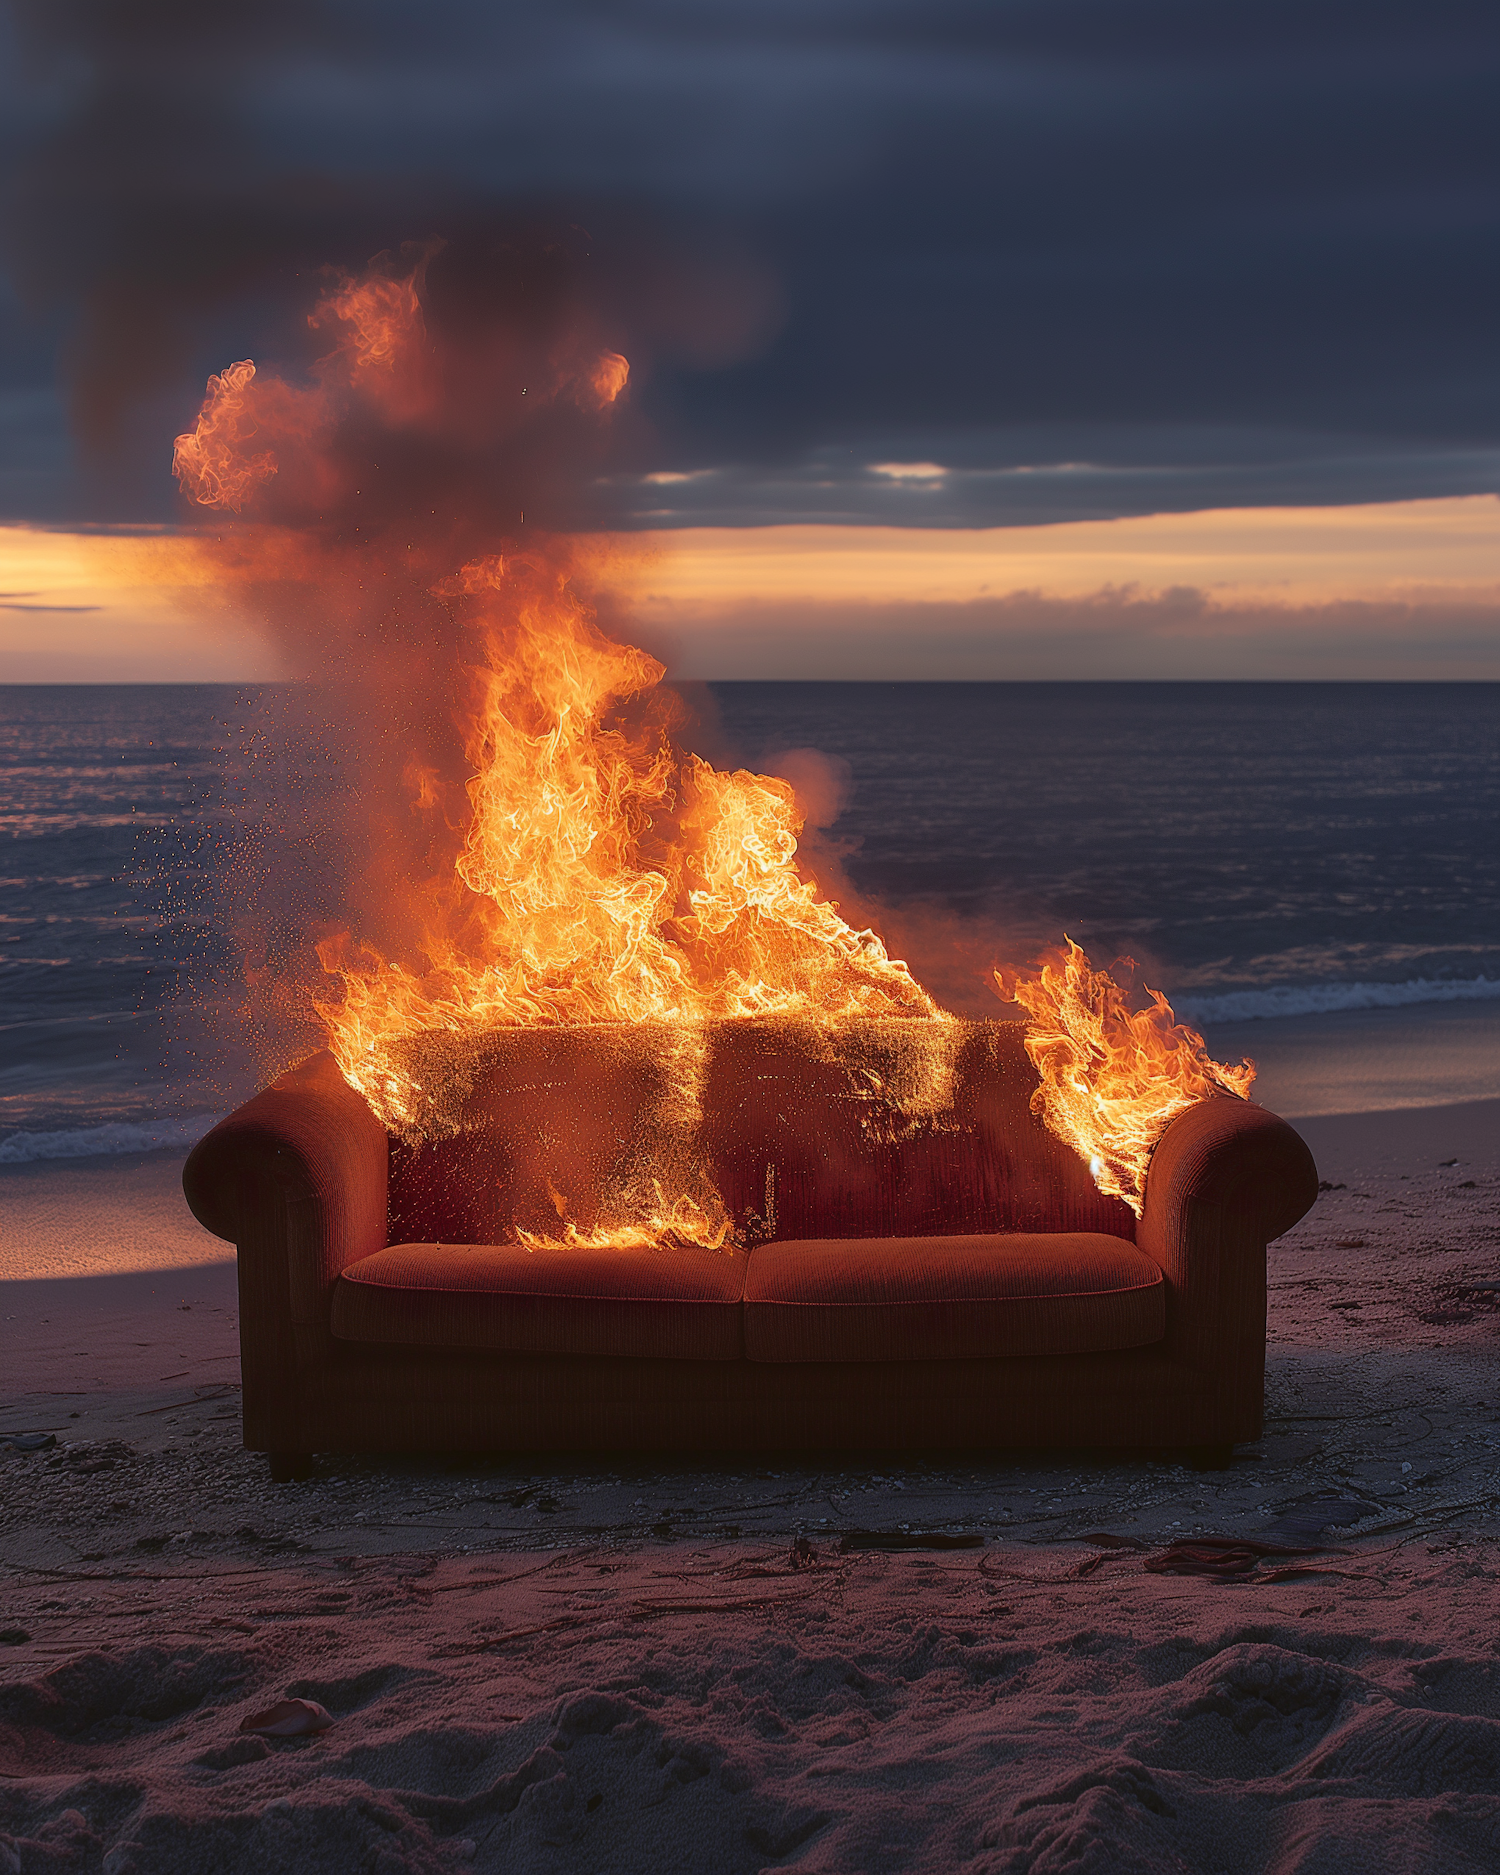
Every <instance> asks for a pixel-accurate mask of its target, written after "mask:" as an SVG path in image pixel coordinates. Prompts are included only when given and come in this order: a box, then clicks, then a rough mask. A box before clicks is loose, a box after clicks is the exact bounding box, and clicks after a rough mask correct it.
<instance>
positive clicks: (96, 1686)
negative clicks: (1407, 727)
mask: <svg viewBox="0 0 1500 1875" xmlns="http://www.w3.org/2000/svg"><path fill="white" fill-rule="evenodd" d="M1298 1125H1299V1128H1300V1130H1301V1131H1302V1132H1303V1133H1304V1135H1305V1136H1306V1137H1307V1138H1308V1140H1309V1142H1310V1144H1311V1145H1312V1146H1313V1149H1314V1152H1315V1154H1316V1155H1317V1157H1318V1160H1319V1165H1320V1170H1321V1172H1322V1175H1323V1177H1324V1179H1325V1181H1326V1182H1327V1183H1328V1184H1329V1186H1330V1187H1332V1189H1330V1190H1328V1191H1325V1192H1324V1193H1323V1194H1322V1195H1321V1196H1320V1199H1319V1202H1318V1204H1317V1206H1316V1207H1315V1209H1314V1210H1313V1212H1312V1213H1311V1214H1310V1216H1309V1217H1308V1218H1307V1219H1305V1220H1304V1221H1303V1223H1302V1224H1300V1225H1299V1226H1298V1227H1297V1228H1296V1230H1294V1231H1293V1232H1291V1233H1289V1234H1288V1236H1287V1237H1286V1238H1284V1239H1283V1240H1282V1241H1281V1242H1280V1243H1278V1244H1276V1245H1273V1246H1272V1250H1271V1259H1270V1262H1271V1270H1270V1280H1271V1297H1270V1303H1271V1306H1270V1342H1269V1349H1268V1370H1269V1371H1268V1387H1267V1425H1266V1435H1265V1437H1264V1438H1263V1439H1262V1440H1261V1441H1260V1442H1259V1443H1258V1444H1257V1445H1255V1446H1252V1447H1242V1448H1240V1450H1239V1452H1238V1453H1237V1455H1236V1459H1235V1463H1234V1465H1233V1467H1232V1468H1231V1469H1230V1470H1229V1471H1228V1472H1224V1473H1207V1474H1201V1473H1194V1472H1191V1471H1188V1470H1186V1469H1185V1468H1184V1467H1183V1466H1182V1465H1181V1464H1180V1463H1179V1462H1178V1459H1177V1455H1175V1454H1172V1453H1167V1452H1164V1453H1153V1454H1134V1455H1130V1456H1128V1457H1123V1458H1122V1457H1115V1456H1110V1455H1106V1454H1099V1453H1074V1454H1065V1455H1061V1456H1059V1455H1019V1456H1014V1457H1004V1458H1002V1459H999V1460H996V1461H992V1462H991V1461H986V1462H966V1463H964V1464H953V1463H950V1462H947V1461H944V1460H941V1459H938V1460H934V1461H933V1462H931V1463H913V1464H900V1465H884V1466H883V1465H875V1466H871V1465H867V1464H860V1465H848V1464H842V1463H839V1462H838V1461H837V1460H836V1459H835V1460H830V1461H828V1462H826V1463H810V1464H798V1465H785V1464H780V1463H776V1462H774V1461H772V1462H767V1463H766V1464H764V1465H761V1466H757V1467H747V1466H744V1465H741V1466H738V1467H732V1466H724V1467H708V1466H642V1465H631V1464H626V1465H613V1464H609V1463H603V1462H593V1461H591V1462H580V1463H577V1464H571V1465H562V1466H559V1465H556V1464H549V1465H548V1466H546V1467H545V1468H541V1467H532V1466H528V1465H527V1464H526V1463H525V1462H524V1461H504V1462H497V1463H488V1464H486V1463H469V1462H467V1461H464V1462H455V1463H444V1462H442V1461H436V1460H434V1461H421V1462H418V1461H409V1460H392V1461H379V1460H359V1461H339V1460H335V1459H329V1458H324V1459H320V1460H319V1462H318V1467H317V1474H316V1476H315V1477H314V1479H313V1480H311V1481H310V1482H309V1483H307V1484H305V1485H297V1486H283V1487H272V1486H271V1485H270V1484H269V1482H268V1481H267V1478H266V1472H265V1466H264V1461H263V1460H261V1459H259V1458H256V1457H254V1456H252V1455H250V1454H246V1453H244V1452H243V1451H241V1450H240V1449H239V1446H238V1419H237V1406H236V1397H235V1396H236V1383H237V1373H236V1368H235V1361H234V1314H233V1306H234V1303H233V1266H232V1263H231V1262H229V1261H228V1260H227V1258H226V1257H225V1255H224V1251H225V1248H226V1247H225V1246H221V1245H219V1244H218V1243H217V1240H215V1239H213V1238H210V1237H207V1236H206V1235H205V1234H204V1233H202V1232H200V1231H199V1230H198V1229H197V1227H196V1225H194V1224H193V1223H192V1221H191V1220H190V1219H186V1217H185V1214H184V1213H182V1212H180V1210H175V1209H174V1205H175V1204H176V1200H175V1197H174V1189H175V1180H176V1178H177V1175H178V1171H179V1167H180V1161H178V1160H176V1159H173V1158H170V1157H167V1156H162V1157H157V1158H151V1159H145V1160H141V1161H138V1162H133V1163H128V1164H118V1163H116V1164H109V1163H105V1164H94V1165H90V1166H72V1167H68V1168H66V1169H65V1170H63V1169H49V1170H40V1169H38V1168H22V1169H21V1170H20V1171H19V1172H12V1173H10V1174H8V1175H6V1176H4V1177H3V1178H0V1270H3V1273H4V1277H5V1283H4V1289H3V1309H0V1313H3V1314H4V1316H5V1317H6V1318H7V1319H6V1320H5V1321H4V1323H3V1328H4V1343H3V1350H0V1351H3V1359H4V1363H5V1404H4V1410H3V1412H0V1432H12V1431H17V1430H21V1429H24V1428H36V1429H39V1430H44V1431H48V1430H50V1431H51V1432H53V1434H54V1436H56V1437H57V1439H58V1440H59V1441H60V1444H59V1446H57V1447H54V1448H51V1449H48V1450H45V1451H42V1452H38V1453H34V1454H31V1455H29V1456H24V1455H20V1454H14V1453H0V1560H3V1563H4V1575H3V1580H4V1584H5V1588H4V1593H5V1598H6V1599H5V1604H4V1608H3V1611H0V1627H3V1628H4V1629H5V1630H6V1632H7V1635H8V1637H9V1638H8V1641H7V1644H6V1645H5V1647H4V1649H3V1651H0V1753H3V1761H0V1769H3V1770H4V1771H5V1772H6V1773H8V1775H7V1776H6V1778H5V1779H4V1781H3V1782H0V1832H4V1834H0V1868H6V1867H9V1866H17V1867H19V1868H21V1869H24V1870H30V1869H32V1868H33V1867H35V1868H38V1869H40V1868H43V1867H45V1868H47V1869H49V1870H51V1869H72V1868H75V1867H76V1868H78V1869H84V1868H89V1869H96V1868H98V1867H99V1866H100V1858H101V1857H107V1858H108V1859H107V1860H106V1861H105V1862H104V1866H105V1867H106V1868H107V1869H109V1871H110V1875H124V1872H125V1871H127V1870H130V1869H140V1870H146V1869H151V1870H153V1871H155V1870H168V1871H175V1870H183V1871H187V1870H195V1871H196V1870H198V1869H202V1868H207V1867H213V1866H231V1865H233V1866H236V1867H237V1868H239V1867H243V1868H246V1869H262V1868H264V1869H282V1868H286V1869H291V1868H292V1867H294V1866H295V1867H298V1868H306V1867H309V1866H312V1867H317V1866H326V1867H346V1866H347V1867H350V1868H363V1867H369V1868H382V1869H391V1870H395V1869H413V1870H426V1869H439V1868H451V1867H454V1866H474V1867H481V1868H495V1869H499V1868H502V1867H504V1868H506V1869H514V1868H523V1869H533V1868H534V1869H551V1868H559V1869H561V1868H568V1869H573V1868H578V1867H581V1866H587V1867H590V1868H600V1869H605V1868H618V1869H625V1870H634V1869H642V1870H645V1869H647V1868H650V1869H651V1870H653V1871H655V1870H656V1869H658V1868H659V1867H661V1866H662V1865H663V1863H664V1862H665V1863H667V1864H672V1863H675V1864H678V1865H682V1866H689V1867H694V1868H703V1869H710V1868H712V1869H720V1868H723V1869H735V1870H737V1869H747V1870H748V1869H761V1868H767V1867H799V1868H808V1869H828V1870H846V1869H847V1870H851V1871H854V1870H860V1871H862V1870H866V1869H871V1868H877V1867H882V1866H891V1867H905V1868H931V1869H943V1870H947V1869H953V1868H970V1867H972V1868H975V1869H986V1870H1014V1871H1017V1872H1019V1871H1021V1870H1028V1871H1030V1870H1037V1871H1044V1870H1045V1871H1050V1870H1063V1869H1074V1870H1083V1869H1086V1868H1093V1867H1094V1866H1098V1867H1099V1868H1101V1869H1104V1868H1110V1869H1114V1868H1120V1869H1132V1870H1149V1871H1155V1870H1157V1869H1160V1870H1162V1871H1166V1870H1168V1869H1172V1870H1180V1869H1182V1868H1188V1869H1191V1870H1194V1871H1198V1870H1217V1869H1224V1870H1233V1871H1241V1870H1245V1871H1261V1870H1276V1871H1278V1875H1281V1872H1282V1871H1285V1872H1286V1875H1290V1872H1291V1871H1293V1870H1297V1871H1299V1872H1302V1875H1310V1872H1311V1871H1314V1870H1329V1871H1334V1870H1343V1869H1346V1868H1355V1867H1370V1868H1386V1867H1392V1868H1395V1867H1400V1868H1402V1869H1413V1870H1417V1869H1428V1868H1431V1869H1433V1870H1437V1869H1439V1868H1441V1869H1443V1870H1444V1871H1449V1870H1460V1871H1461V1870H1467V1869H1476V1870H1477V1869H1481V1868H1483V1869H1489V1868H1492V1867H1494V1866H1495V1865H1496V1861H1497V1859H1500V1799H1497V1797H1496V1796H1495V1795H1494V1792H1495V1790H1496V1786H1497V1779H1500V1672H1497V1669H1496V1666H1495V1654H1494V1646H1493V1636H1494V1632H1495V1621H1496V1616H1497V1614H1500V1593H1497V1586H1496V1585H1497V1580H1500V1529H1497V1526H1496V1512H1497V1509H1500V1477H1497V1474H1496V1466H1495V1457H1496V1448H1497V1446H1500V1367H1497V1354H1500V1291H1497V1290H1496V1289H1493V1288H1485V1287H1483V1285H1485V1284H1486V1283H1497V1282H1500V1103H1496V1102H1474V1103H1468V1104H1467V1105H1464V1106H1454V1107H1446V1108H1427V1109H1420V1110H1416V1111H1413V1112H1386V1113H1381V1114H1376V1115H1358V1116H1337V1115H1333V1116H1324V1117H1320V1118H1318V1119H1312V1120H1303V1121H1299V1122H1298ZM1448 1159H1456V1160H1457V1161H1458V1163H1457V1164H1453V1165H1445V1164H1441V1163H1440V1161H1443V1160H1448ZM131 1257H137V1258H141V1257H145V1258H149V1259H151V1260H150V1263H149V1267H146V1268H144V1269H141V1268H139V1267H138V1268H137V1269H136V1270H135V1271H134V1272H133V1273H131V1272H130V1271H129V1270H128V1269H127V1268H125V1267H122V1266H124V1265H128V1263H129V1261H130V1258H131ZM53 1258H56V1259H57V1260H58V1262H61V1265H62V1267H63V1268H65V1269H66V1270H67V1271H69V1272H70V1273H69V1274H67V1275H56V1274H52V1275H49V1274H47V1273H45V1272H46V1271H47V1269H48V1267H49V1259H53ZM51 1267H52V1268H53V1269H56V1268H57V1262H53V1263H52V1264H51ZM903 1527H905V1528H906V1529H907V1530H909V1531H938V1532H943V1533H946V1534H948V1535H950V1536H951V1535H957V1534H966V1535H970V1536H979V1537H981V1538H982V1539H983V1544H982V1547H981V1548H978V1549H972V1550H958V1551H947V1552H923V1551H913V1552H907V1553H882V1552H869V1551H854V1552H851V1553H847V1554H840V1553H839V1548H838V1538H839V1536H840V1534H841V1533H843V1532H846V1531H849V1530H853V1529H860V1528H864V1529H879V1530H884V1531H888V1532H895V1531H898V1530H900V1529H902V1528H903ZM1194 1532H1199V1533H1202V1534H1206V1535H1208V1534H1217V1535H1235V1536H1254V1535H1256V1534H1259V1535H1260V1536H1261V1537H1262V1538H1264V1537H1266V1536H1267V1535H1268V1534H1269V1535H1270V1536H1271V1537H1279V1538H1280V1539H1281V1541H1282V1544H1283V1546H1284V1547H1285V1546H1288V1544H1289V1539H1290V1538H1296V1539H1297V1541H1296V1542H1295V1543H1294V1544H1290V1546H1292V1547H1299V1548H1307V1547H1311V1548H1313V1549H1314V1550H1315V1552H1316V1553H1315V1554H1312V1555H1310V1556H1306V1557H1302V1558H1294V1559H1290V1560H1288V1559H1284V1558H1283V1559H1280V1561H1279V1562H1278V1561H1277V1560H1276V1559H1269V1558H1268V1559H1267V1560H1266V1562H1264V1563H1262V1564H1261V1565H1260V1566H1259V1568H1258V1569H1257V1570H1256V1572H1255V1573H1256V1577H1257V1578H1259V1579H1257V1580H1253V1581H1250V1582H1232V1583H1231V1582H1219V1581H1212V1580H1209V1579H1205V1578H1203V1577H1195V1576H1188V1577H1176V1576H1170V1575H1166V1576H1164V1575H1159V1574H1155V1573H1153V1572H1152V1571H1151V1570H1150V1569H1148V1568H1147V1567H1146V1566H1145V1563H1146V1561H1147V1560H1148V1559H1149V1558H1150V1557H1152V1556H1153V1555H1157V1554H1159V1553H1160V1551H1161V1549H1162V1547H1163V1546H1164V1545H1166V1544H1169V1543H1170V1542H1171V1541H1173V1540H1174V1539H1176V1538H1180V1537H1182V1536H1185V1535H1190V1534H1192V1533H1194ZM1101 1535H1110V1536H1114V1537H1118V1538H1123V1539H1126V1540H1127V1541H1126V1542H1125V1543H1122V1544H1121V1545H1119V1546H1118V1547H1106V1546H1105V1545H1104V1544H1102V1543H1101V1542H1099V1541H1096V1540H1091V1539H1094V1538H1098V1537H1099V1536H1101ZM799 1536H801V1537H804V1538H805V1539H806V1540H807V1543H808V1546H809V1548H810V1550H811V1552H812V1557H813V1559H812V1561H811V1562H809V1563H808V1564H807V1566H804V1567H800V1568H799V1567H794V1566H793V1561H792V1556H791V1549H792V1544H793V1542H794V1540H795V1539H796V1538H797V1537H799ZM1137 1545H1139V1546H1141V1547H1136V1546H1137ZM1277 1568H1280V1569H1285V1570H1290V1571H1292V1573H1289V1574H1286V1575H1284V1576H1283V1577H1281V1579H1278V1580H1274V1581H1268V1580H1265V1579H1263V1578H1265V1577H1266V1576H1267V1574H1268V1573H1270V1572H1272V1571H1273V1570H1275V1569H1277ZM21 1636H25V1637H26V1638H24V1639H22V1638H20V1637H21ZM284 1694H293V1695H298V1694H300V1695H302V1696H305V1697H310V1698H313V1699H316V1700H319V1701H320V1702H321V1703H322V1704H323V1705H325V1706H326V1707H327V1708H328V1710H329V1711H330V1713H331V1714H332V1715H333V1717H334V1719H335V1721H336V1723H335V1725H334V1727H333V1729H331V1730H330V1731H328V1732H326V1733H323V1734H322V1735H321V1736H320V1737H317V1738H309V1739H300V1740H291V1741H287V1742H284V1743H279V1744H267V1743H263V1741H261V1740H259V1739H254V1738H242V1737H241V1736H240V1735H239V1734H238V1732H237V1729H236V1728H237V1726H238V1724H239V1721H240V1719H241V1717H242V1716H243V1715H244V1714H245V1713H247V1712H249V1711H250V1710H252V1709H253V1708H255V1707H256V1706H259V1705H265V1704H267V1703H268V1702H269V1701H271V1700H273V1699H276V1698H279V1697H281V1696H282V1695H284ZM6 1834H8V1836H9V1837H10V1838H11V1839H12V1841H14V1842H16V1843H19V1844H20V1845H22V1846H20V1847H18V1848H16V1849H15V1851H14V1852H13V1854H12V1858H11V1861H10V1862H7V1861H6V1860H5V1857H6V1854H7V1848H6V1843H5V1835H6Z"/></svg>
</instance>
